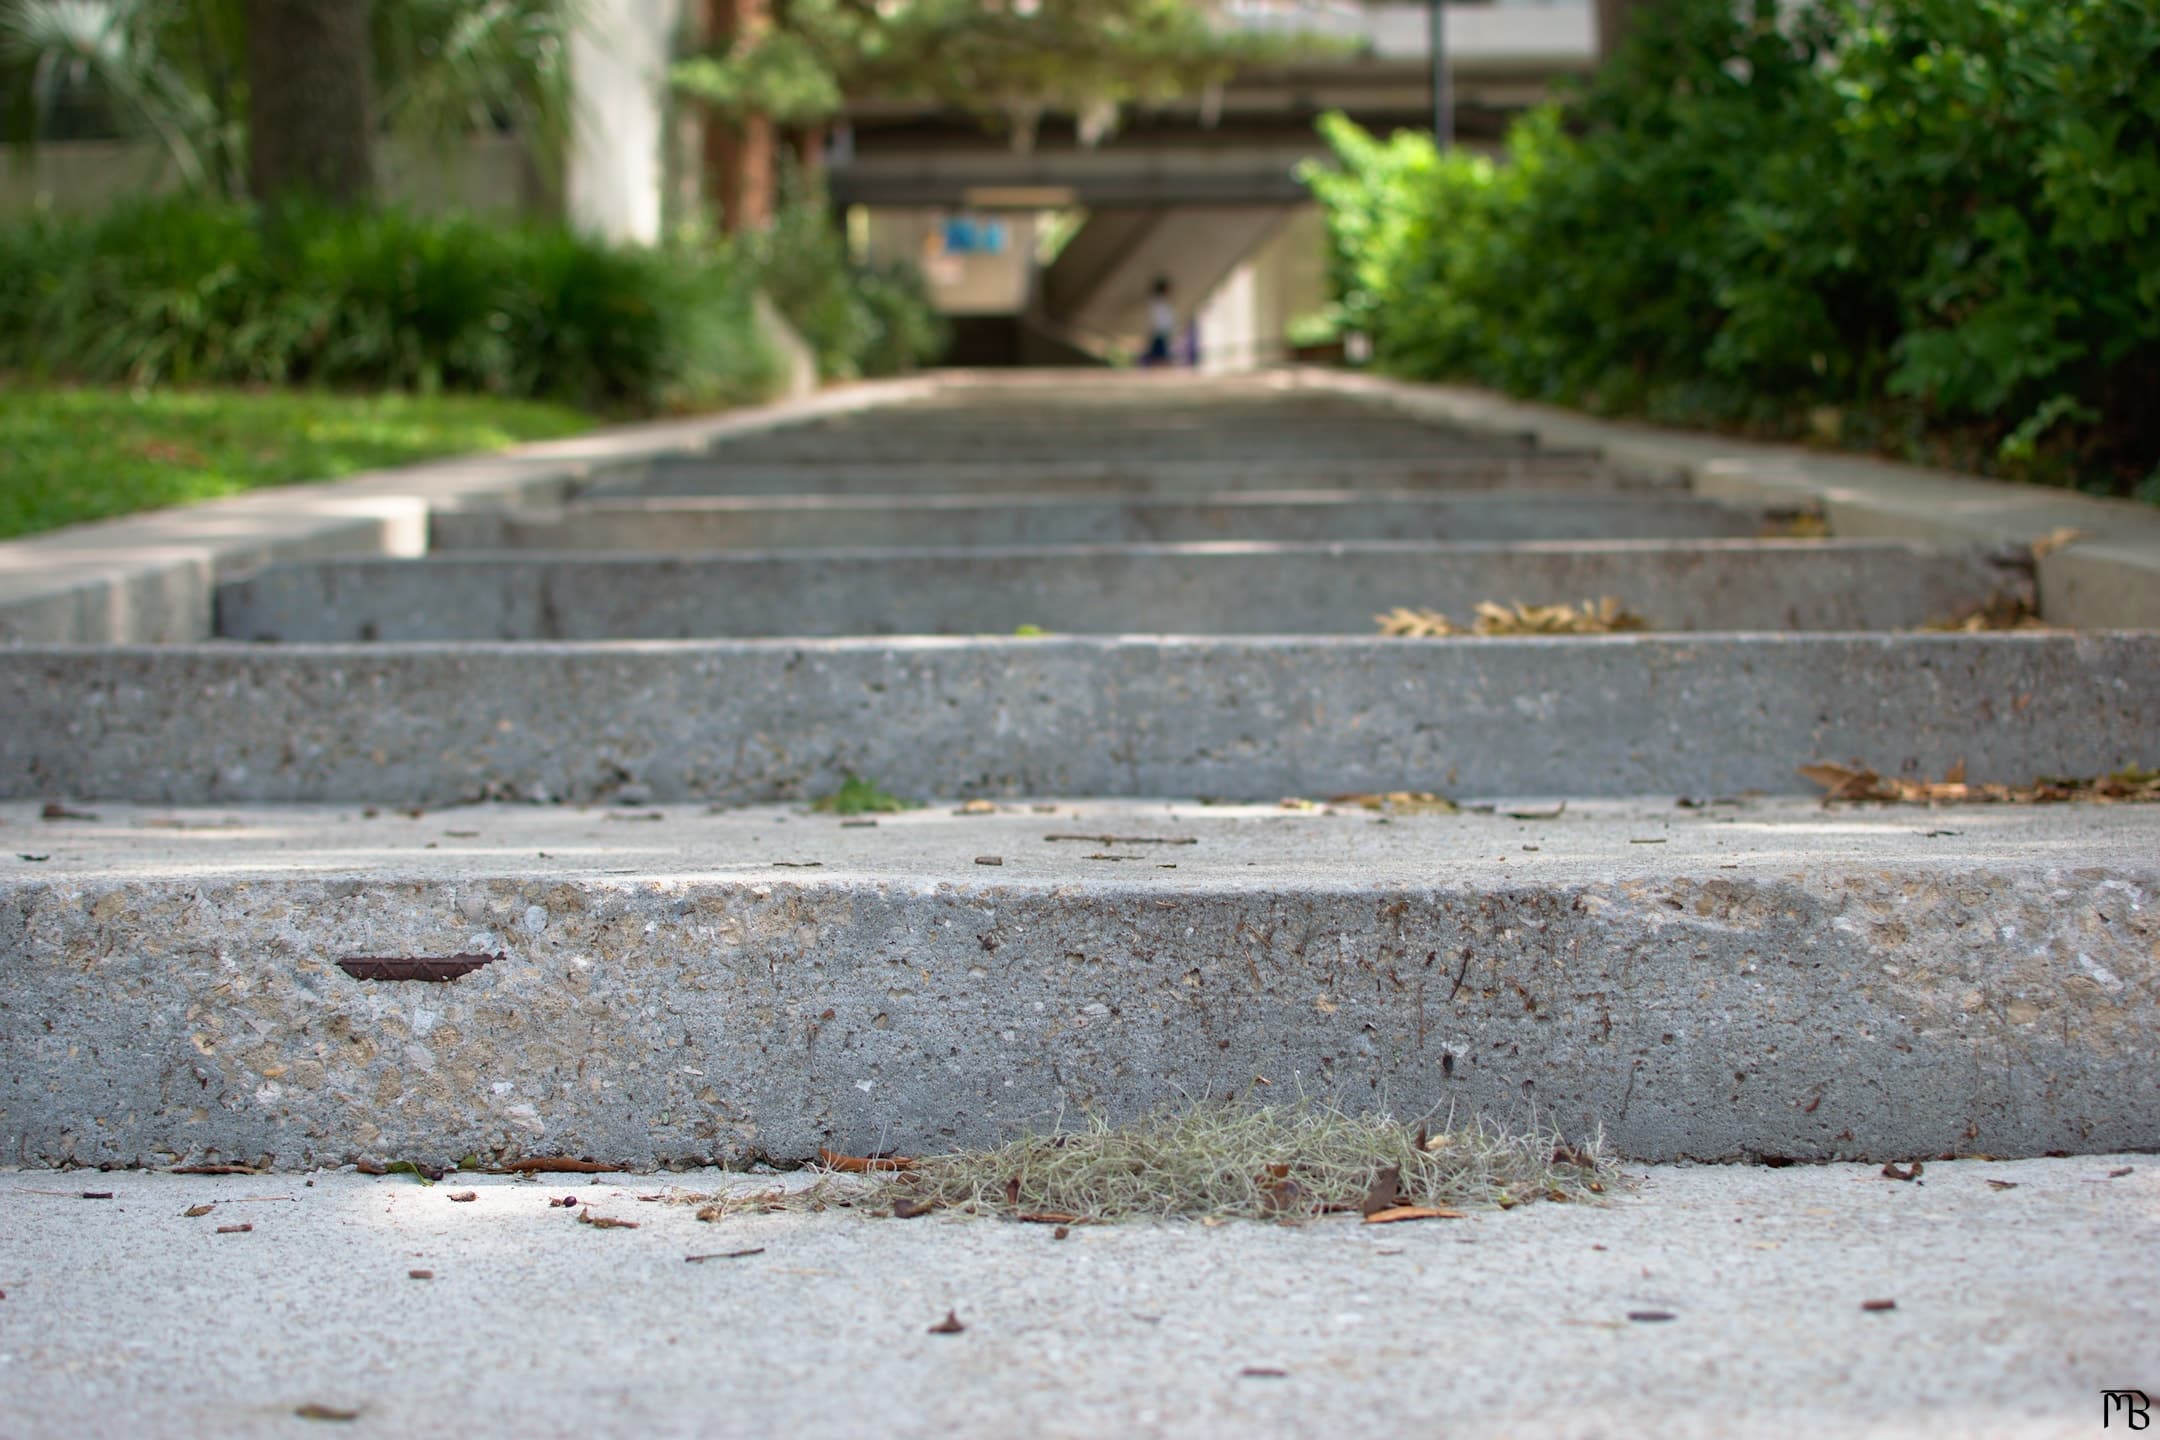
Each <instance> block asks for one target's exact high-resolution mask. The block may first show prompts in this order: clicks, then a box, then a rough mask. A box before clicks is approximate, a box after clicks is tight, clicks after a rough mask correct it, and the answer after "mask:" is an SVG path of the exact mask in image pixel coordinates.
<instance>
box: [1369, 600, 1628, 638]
mask: <svg viewBox="0 0 2160 1440" xmlns="http://www.w3.org/2000/svg"><path fill="white" fill-rule="evenodd" d="M1476 617H1477V618H1476V619H1475V620H1473V621H1472V622H1471V623H1470V624H1469V625H1468V626H1467V627H1465V626H1462V625H1459V624H1457V623H1456V622H1454V621H1452V620H1450V619H1448V617H1447V616H1445V615H1443V614H1441V613H1440V612H1439V611H1437V610H1418V609H1412V608H1409V607H1407V606H1397V607H1396V608H1395V609H1393V610H1390V611H1388V612H1386V613H1385V614H1382V615H1375V616H1373V623H1374V624H1376V625H1378V626H1379V627H1380V633H1381V634H1382V635H1394V636H1401V637H1404V638H1407V639H1429V638H1440V637H1447V636H1456V635H1617V634H1620V633H1623V632H1626V631H1635V630H1647V629H1649V628H1650V622H1649V621H1647V620H1645V619H1644V618H1643V617H1642V616H1640V615H1638V614H1636V613H1635V612H1634V611H1632V610H1630V609H1628V608H1627V607H1626V606H1625V605H1623V604H1621V603H1620V600H1619V597H1617V596H1613V595H1607V596H1604V597H1602V598H1600V599H1597V600H1585V601H1583V602H1582V603H1581V604H1579V605H1569V604H1565V603H1562V604H1557V605H1523V604H1520V603H1518V604H1515V605H1496V604H1494V603H1493V602H1492V601H1490V600H1481V601H1479V602H1478V604H1477V606H1476Z"/></svg>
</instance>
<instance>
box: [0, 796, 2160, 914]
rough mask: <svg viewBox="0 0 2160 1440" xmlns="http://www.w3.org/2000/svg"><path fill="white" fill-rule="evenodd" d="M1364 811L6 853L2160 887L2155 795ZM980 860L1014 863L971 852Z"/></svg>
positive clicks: (1103, 804)
mask: <svg viewBox="0 0 2160 1440" xmlns="http://www.w3.org/2000/svg"><path fill="white" fill-rule="evenodd" d="M1368 798H1373V797H1354V798H1349V799H1339V800H1335V801H1329V800H1327V799H1326V798H1325V797H1319V798H1312V799H1307V798H1305V797H1285V799H1286V800H1294V801H1296V802H1297V803H1296V804H1295V806H1285V805H1284V804H1283V803H1281V802H1277V803H1273V804H1216V803H1206V802H1202V801H1197V800H1189V799H1188V800H1167V799H1128V798H1088V797H1082V798H1073V797H1047V798H1035V799H1015V798H1011V797H1005V796H1001V797H999V798H997V799H996V800H994V801H978V802H975V803H977V804H989V805H991V806H992V807H993V809H992V810H991V811H989V812H987V813H983V812H968V811H963V810H961V809H960V808H959V807H960V806H962V805H963V804H965V803H967V802H963V801H958V800H953V799H949V798H948V799H944V800H938V801H933V802H927V803H924V804H923V805H922V808H919V809H913V810H908V811H903V812H899V813H887V814H878V815H864V816H857V817H842V816H836V815H831V814H825V813H820V812H817V811H814V810H812V809H810V808H809V807H808V806H806V805H800V804H795V805H786V804H781V805H771V804H768V805H752V806H741V807H727V808H719V807H706V806H697V805H644V806H628V805H613V806H568V805H506V804H481V805H448V806H441V807H436V808H427V807H416V808H418V809H419V813H418V814H417V815H414V814H411V813H409V812H408V809H406V808H399V807H396V806H389V805H383V806H357V805H335V806H322V805H245V806H183V807H172V806H144V805H134V804H107V803H103V802H99V803H96V804H95V805H94V806H91V805H86V806H85V807H84V808H85V810H86V811H87V813H93V814H95V816H96V817H97V818H96V819H95V820H65V821H51V822H45V821H40V820H39V818H38V817H39V807H37V806H33V805H26V804H19V803H18V804H5V805H0V823H4V824H5V826H6V828H7V830H8V833H9V836H10V840H9V843H10V844H11V845H15V846H25V847H30V848H31V853H35V854H39V855H43V856H45V857H47V858H46V859H45V860H43V861H39V862H29V861H25V860H23V859H22V858H21V857H20V855H10V856H8V857H7V858H6V860H5V861H4V862H0V871H4V872H5V873H6V874H7V876H8V879H9V882H10V883H12V884H17V885H20V884H25V883H31V884H36V883H44V882H52V883H60V884H78V883H87V882H90V881H98V882H105V881H114V880H129V879H147V878H154V879H156V880H157V881H159V882H160V883H172V884H188V883H194V882H197V881H205V880H214V881H218V882H220V883H226V882H230V881H232V880H235V879H239V878H243V877H245V878H250V879H265V878H283V879H288V880H299V879H306V878H314V879H335V878H340V877H352V878H370V879H373V878H398V879H412V880H454V879H458V878H474V877H480V876H507V877H517V878H520V879H541V878H549V877H559V878H565V879H571V878H575V879H577V880H579V881H581V882H588V883H599V884H624V885H632V886H635V885H638V884H642V883H644V882H647V881H654V882H669V883H673V882H686V881H687V882H695V883H699V884H722V885H727V884H751V883H755V884H761V885H769V886H781V887H794V888H800V887H803V886H829V885H852V884H857V883H871V884H876V885H880V886H885V885H893V884H900V885H904V886H910V887H916V888H922V889H944V888H948V887H952V886H961V887H965V888H967V889H969V890H972V891H976V892H980V893H984V894H989V893H992V892H997V891H1005V890H1011V889H1015V888H1021V887H1026V888H1033V889H1037V890H1043V889H1048V890H1053V891H1064V890H1068V889H1070V888H1071V887H1075V886H1078V887H1083V888H1086V889H1100V888H1103V887H1112V888H1134V889H1137V890H1140V891H1143V892H1145V893H1151V894H1178V895H1194V894H1204V893H1216V892H1224V891H1227V892H1244V893H1260V894H1281V893H1284V892H1285V890H1286V887H1288V888H1290V889H1294V890H1296V891H1308V890H1310V891H1315V892H1318V891H1347V892H1363V891H1370V890H1379V889H1404V888H1409V889H1414V890H1422V891H1461V892H1468V893H1476V892H1479V891H1484V890H1492V889H1522V888H1532V887H1546V888H1565V887H1578V886H1593V887H1600V888H1603V887H1615V888H1624V887H1627V886H1631V885H1635V884H1642V883H1656V882H1661V881H1670V880H1674V879H1676V878H1679V877H1689V878H1693V879H1698V880H1711V879H1716V878H1718V877H1720V876H1721V875H1723V876H1730V877H1731V878H1736V879H1737V878H1742V877H1745V878H1749V879H1761V878H1776V879H1789V878H1794V877H1797V876H1801V875H1807V876H1810V877H1814V878H1817V879H1823V878H1829V877H1836V876H1840V875H1854V876H1858V875H1873V874H1876V873H1878V872H1881V871H1884V870H1886V869H1890V870H1895V871H1896V872H1897V873H1899V874H1908V875H1912V876H1947V875H1957V874H1964V873H1970V872H1972V871H1974V870H1975V869H1986V868H1989V867H2000V868H2002V869H2004V870H2006V871H2009V870H2028V871H2033V872H2035V873H2040V872H2045V871H2047V870H2049V869H2053V868H2071V869H2076V868H2098V869H2108V870H2111V871H2115V872H2118V873H2121V874H2124V875H2136V876H2142V877H2147V878H2148V879H2160V805H2138V804H2127V805H2096V804H2086V803H2067V804H2053V805H2009V804H1999V805H1990V804H1973V805H1961V806H1938V807H1927V806H1906V805H1865V806H1839V807H1836V808H1835V809H1831V808H1826V807H1824V806H1823V805H1821V804H1819V803H1817V802H1814V801H1809V800H1804V799H1799V798H1794V797H1762V796H1748V797H1725V796H1702V797H1692V796H1691V797H1685V798H1686V799H1687V800H1688V802H1689V803H1687V804H1682V803H1680V798H1679V797H1667V796H1657V797H1644V798H1635V799H1602V798H1596V797H1588V798H1586V797H1582V796H1576V797H1572V798H1568V797H1559V796H1519V797H1512V798H1497V799H1494V798H1487V799H1477V798H1473V797H1465V798H1463V799H1462V800H1461V801H1460V802H1459V803H1460V805H1461V807H1462V809H1461V811H1460V812H1459V813H1455V814H1446V813H1434V812H1432V811H1430V810H1419V809H1417V808H1416V805H1417V802H1411V804H1410V807H1409V808H1407V809H1404V810H1401V811H1396V810H1393V809H1388V808H1385V807H1384V806H1383V808H1380V809H1369V808H1367V806H1366V802H1367V800H1368ZM1307 806H1310V807H1314V808H1306V807H1307ZM371 810H372V811H373V812H374V813H373V814H368V813H367V812H368V811H371ZM1104 836H1109V837H1113V838H1112V839H1109V840H1103V839H1101V838H1100V837H1104ZM1053 837H1072V838H1053ZM1142 841H1145V842H1147V843H1139V842H1142ZM1172 842H1191V843H1172ZM1525 847H1534V848H1528V849H1526V848H1525ZM543 854H544V858H542V857H543ZM986 856H988V857H994V858H996V859H998V860H1000V861H1002V864H999V865H995V866H991V865H984V864H981V863H979V861H980V860H981V858H982V857H986ZM1105 856H1108V857H1110V858H1108V859H1105V858H1103V857H1105ZM1732 872H1738V874H1737V875H1733V873H1732Z"/></svg>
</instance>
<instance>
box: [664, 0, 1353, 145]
mask: <svg viewBox="0 0 2160 1440" xmlns="http://www.w3.org/2000/svg"><path fill="white" fill-rule="evenodd" d="M1217 8H1218V7H1217V6H1216V5H1214V4H1210V3H1207V0H1033V3H1027V0H1014V3H1007V0H882V3H875V0H785V3H781V4H778V5H776V7H775V14H774V17H773V23H772V24H771V25H770V26H769V27H766V28H765V29H763V30H762V31H761V32H760V33H757V34H754V35H748V36H744V37H741V38H738V39H735V40H734V41H733V42H732V43H730V44H729V45H728V46H727V48H725V49H724V50H721V51H719V52H718V53H715V54H710V55H701V56H695V57H692V58H690V59H687V60H685V61H683V62H682V63H680V64H679V65H677V66H676V67H675V72H674V78H675V84H676V87H677V89H678V90H680V91H681V92H682V93H683V94H685V95H687V96H689V97H691V98H693V99H696V100H699V101H702V102H704V103H706V104H708V105H710V106H712V107H713V108H714V109H716V110H717V111H719V112H720V113H721V114H723V115H741V114H749V113H759V114H764V115H769V116H771V117H772V118H773V119H775V120H778V121H781V122H782V123H786V124H806V123H814V122H816V121H820V120H824V119H828V118H830V117H831V116H833V115H834V114H836V113H838V111H839V109H840V104H841V97H842V96H843V95H848V94H857V95H861V94H876V95H881V96H891V97H906V98H916V99H925V100H935V101H938V102H941V103H943V104H946V105H950V106H952V107H953V108H955V109H960V110H967V111H972V112H975V113H977V114H980V115H983V116H985V117H988V118H997V117H1005V118H1008V119H1011V120H1012V121H1013V122H1014V124H1015V126H1016V128H1020V129H1023V130H1024V129H1025V128H1026V127H1028V126H1029V125H1030V124H1031V117H1032V116H1034V115H1037V114H1039V113H1041V112H1043V111H1045V110H1076V111H1077V110H1087V109H1091V108H1099V107H1102V106H1105V105H1114V104H1116V103H1118V102H1122V101H1127V100H1143V101H1145V100H1156V101H1160V100H1167V99H1171V98H1173V97H1176V96H1179V95H1188V94H1192V93H1194V92H1196V91H1199V90H1202V89H1204V88H1206V87H1207V86H1208V85H1210V84H1219V83H1220V82H1222V81H1223V80H1225V79H1227V78H1228V77H1229V76H1230V74H1231V73H1232V72H1233V71H1234V70H1236V69H1237V68H1238V67H1239V66H1240V65H1247V64H1261V63H1266V62H1269V61H1272V60H1280V59H1283V58H1286V57H1288V56H1290V55H1292V54H1295V53H1298V52H1300V51H1301V50H1303V49H1307V48H1310V46H1311V45H1312V44H1313V43H1314V42H1312V41H1311V40H1310V39H1309V38H1306V37H1301V36H1298V35H1295V34H1283V33H1280V32H1277V33H1256V32H1252V31H1245V30H1239V29H1237V28H1235V27H1231V26H1225V25H1221V24H1218V23H1216V20H1215V14H1214V12H1215V10H1216V9H1217Z"/></svg>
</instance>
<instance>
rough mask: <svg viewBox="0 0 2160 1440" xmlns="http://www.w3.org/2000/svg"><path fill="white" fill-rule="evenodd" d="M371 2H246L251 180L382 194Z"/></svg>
mask: <svg viewBox="0 0 2160 1440" xmlns="http://www.w3.org/2000/svg"><path fill="white" fill-rule="evenodd" d="M368 9H369V0H247V19H248V188H249V190H250V191H252V192H253V194H254V196H255V198H256V199H257V200H273V199H277V198H280V197H283V196H286V195H292V194H301V193H304V194H309V195H313V196H315V197H317V198H318V199H323V200H332V201H337V202H339V203H341V204H358V203H361V202H364V201H367V200H369V199H371V198H373V196H374V192H375V104H374V94H373V73H372V72H373V68H374V65H373V55H372V51H371V50H370V47H369V42H368Z"/></svg>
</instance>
